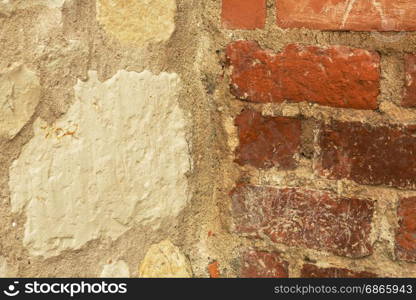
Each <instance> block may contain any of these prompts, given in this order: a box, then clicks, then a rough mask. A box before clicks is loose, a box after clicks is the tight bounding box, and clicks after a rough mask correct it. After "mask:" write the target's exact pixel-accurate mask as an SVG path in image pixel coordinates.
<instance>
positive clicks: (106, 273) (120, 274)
mask: <svg viewBox="0 0 416 300" xmlns="http://www.w3.org/2000/svg"><path fill="white" fill-rule="evenodd" d="M100 277H102V278H128V277H130V270H129V266H128V265H127V263H126V262H125V261H124V260H119V261H116V262H113V263H111V264H107V265H104V267H103V270H102V272H101V274H100Z"/></svg>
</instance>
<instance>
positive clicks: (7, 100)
mask: <svg viewBox="0 0 416 300" xmlns="http://www.w3.org/2000/svg"><path fill="white" fill-rule="evenodd" d="M40 93H41V88H40V84H39V78H38V76H37V75H36V73H35V72H33V71H31V70H29V69H28V68H27V67H26V66H25V65H14V66H12V67H11V68H9V69H8V70H5V71H4V72H0V138H6V139H11V138H13V137H15V136H16V134H17V133H19V131H20V130H21V129H22V127H23V126H24V125H25V124H26V123H27V122H28V121H29V120H30V118H31V117H32V115H33V113H34V112H35V108H36V106H37V105H38V104H39V100H40Z"/></svg>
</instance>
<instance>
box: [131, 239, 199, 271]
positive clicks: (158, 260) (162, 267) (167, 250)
mask: <svg viewBox="0 0 416 300" xmlns="http://www.w3.org/2000/svg"><path fill="white" fill-rule="evenodd" d="M139 277H146V278H189V277H192V270H191V267H190V265H189V262H188V259H187V258H186V257H185V255H183V253H182V252H181V251H180V249H179V248H178V247H176V246H175V245H173V244H172V242H170V241H169V240H164V241H162V242H160V243H158V244H155V245H152V246H151V247H150V249H149V250H148V251H147V254H146V256H145V258H144V259H143V261H142V263H141V265H140V268H139Z"/></svg>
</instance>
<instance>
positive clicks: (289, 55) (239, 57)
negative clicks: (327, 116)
mask: <svg viewBox="0 0 416 300" xmlns="http://www.w3.org/2000/svg"><path fill="white" fill-rule="evenodd" d="M226 55H227V60H228V64H229V65H231V67H232V74H231V91H232V93H233V94H234V95H235V96H236V97H238V98H239V99H243V100H247V101H251V102H259V103H266V102H276V103H279V102H283V101H284V100H287V101H292V102H303V101H308V102H313V103H318V104H321V105H326V106H333V107H341V108H355V109H375V108H377V97H378V95H379V81H380V70H379V65H380V56H379V55H378V54H377V53H375V52H370V51H367V50H362V49H353V48H348V47H344V46H332V47H329V48H320V47H315V46H302V45H297V44H291V45H288V46H287V47H286V48H285V49H284V50H283V52H281V53H278V54H273V53H272V52H271V51H267V50H263V49H261V48H260V47H259V45H258V44H257V43H256V42H250V41H237V42H234V43H231V44H230V45H228V47H227V51H226Z"/></svg>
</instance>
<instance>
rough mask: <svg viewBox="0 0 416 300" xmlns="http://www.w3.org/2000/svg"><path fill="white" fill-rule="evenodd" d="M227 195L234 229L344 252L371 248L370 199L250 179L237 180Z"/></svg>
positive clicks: (352, 253) (357, 253)
mask: <svg viewBox="0 0 416 300" xmlns="http://www.w3.org/2000/svg"><path fill="white" fill-rule="evenodd" d="M231 197H232V216H233V218H234V226H235V227H234V230H235V231H236V232H238V233H243V234H245V235H247V236H249V237H254V238H261V236H262V235H266V236H268V237H269V238H270V239H271V240H272V241H274V242H277V243H284V244H287V245H290V246H297V247H307V248H312V249H318V250H324V251H325V250H326V251H329V252H332V253H335V254H337V255H341V256H347V257H363V256H367V255H370V254H371V253H372V241H371V230H372V226H371V222H372V218H373V212H374V203H373V202H372V201H369V200H360V199H354V198H352V199H348V198H339V197H337V196H336V195H333V194H330V193H327V192H322V191H312V190H304V189H301V188H298V189H294V188H286V189H278V188H272V187H265V186H254V185H239V186H237V187H236V188H235V189H234V190H233V191H232V194H231Z"/></svg>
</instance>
